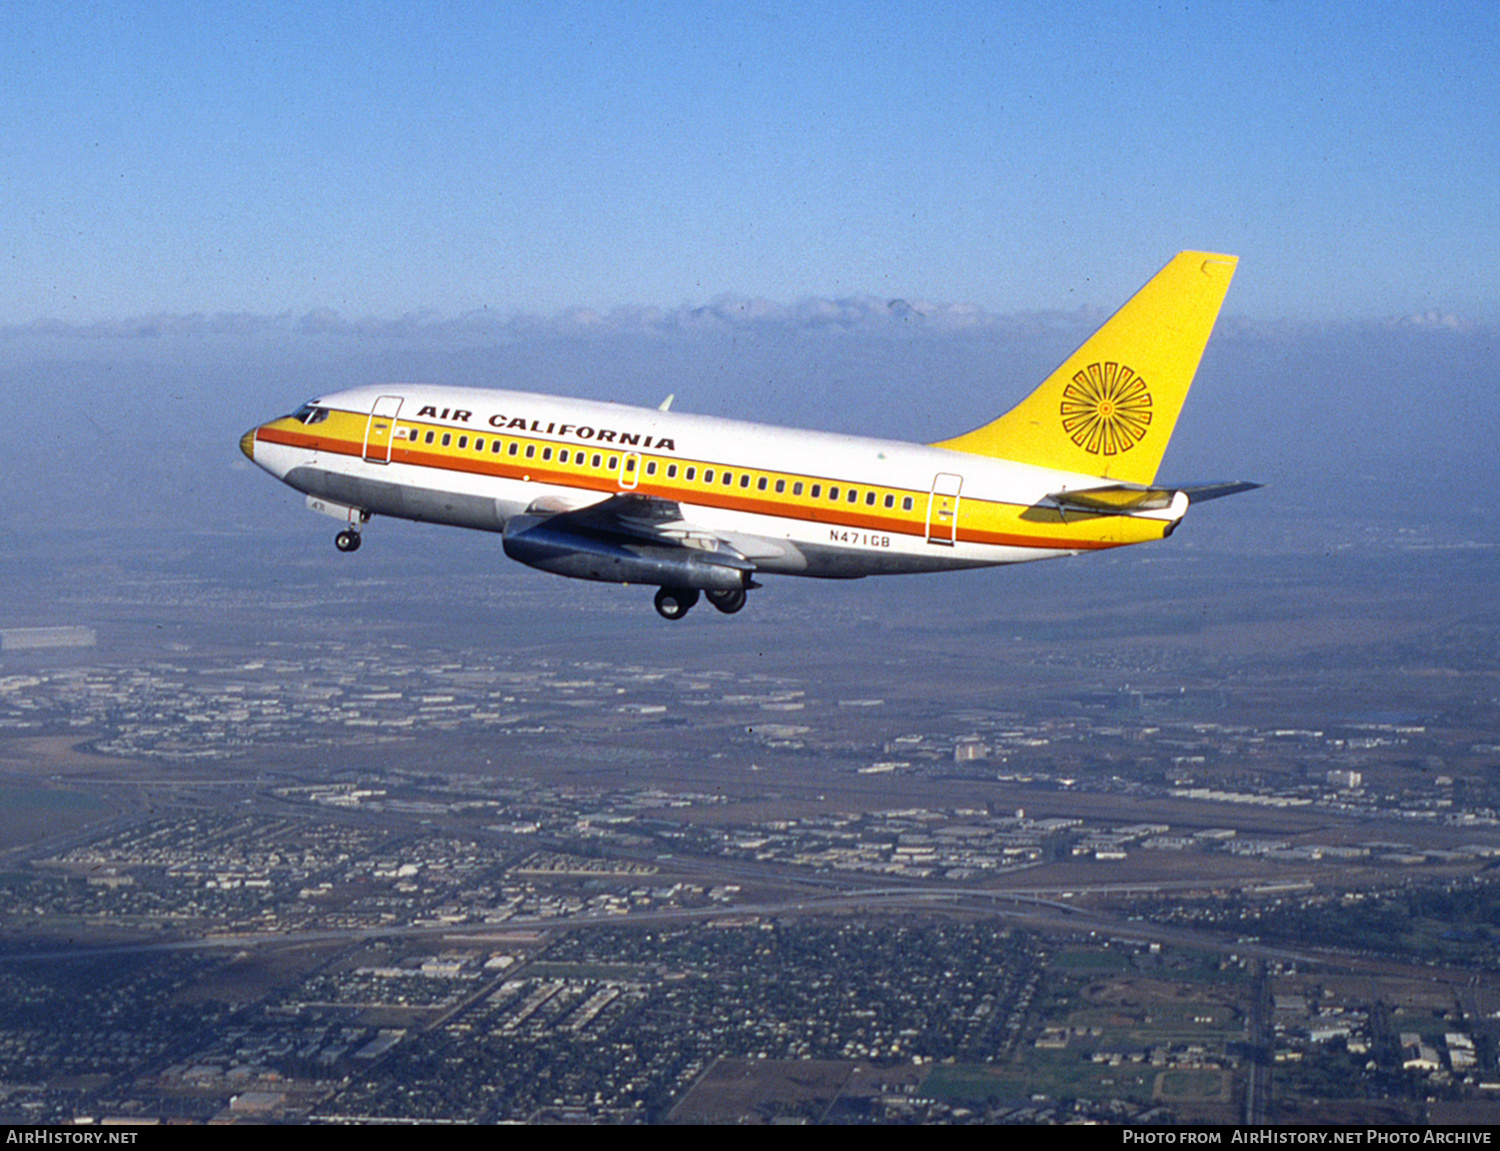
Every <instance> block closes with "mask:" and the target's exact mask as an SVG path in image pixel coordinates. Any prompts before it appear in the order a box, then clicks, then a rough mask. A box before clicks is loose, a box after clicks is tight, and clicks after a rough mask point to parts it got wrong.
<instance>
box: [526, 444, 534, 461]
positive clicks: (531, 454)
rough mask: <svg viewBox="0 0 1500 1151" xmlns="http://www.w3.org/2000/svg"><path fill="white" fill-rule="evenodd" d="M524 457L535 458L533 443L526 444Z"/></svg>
mask: <svg viewBox="0 0 1500 1151" xmlns="http://www.w3.org/2000/svg"><path fill="white" fill-rule="evenodd" d="M526 458H527V459H528V460H530V459H535V458H536V445H535V444H527V445H526Z"/></svg>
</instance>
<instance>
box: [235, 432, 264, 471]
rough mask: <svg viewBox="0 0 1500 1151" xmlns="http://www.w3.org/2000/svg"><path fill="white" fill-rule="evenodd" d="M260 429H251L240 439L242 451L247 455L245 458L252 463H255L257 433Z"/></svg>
mask: <svg viewBox="0 0 1500 1151" xmlns="http://www.w3.org/2000/svg"><path fill="white" fill-rule="evenodd" d="M259 430H260V429H259V428H251V429H250V430H249V431H248V432H246V433H245V434H244V435H242V436H241V437H240V451H242V452H244V453H245V458H246V459H247V460H249V461H250V462H251V463H254V462H255V433H256V432H258V431H259Z"/></svg>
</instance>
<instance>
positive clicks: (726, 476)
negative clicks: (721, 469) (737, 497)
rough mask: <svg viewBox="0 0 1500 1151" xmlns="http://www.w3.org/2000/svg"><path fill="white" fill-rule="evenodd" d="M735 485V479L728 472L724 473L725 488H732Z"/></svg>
mask: <svg viewBox="0 0 1500 1151" xmlns="http://www.w3.org/2000/svg"><path fill="white" fill-rule="evenodd" d="M733 483H734V477H733V476H732V475H730V474H729V473H728V472H725V473H724V486H725V487H726V488H727V487H730V486H732V485H733Z"/></svg>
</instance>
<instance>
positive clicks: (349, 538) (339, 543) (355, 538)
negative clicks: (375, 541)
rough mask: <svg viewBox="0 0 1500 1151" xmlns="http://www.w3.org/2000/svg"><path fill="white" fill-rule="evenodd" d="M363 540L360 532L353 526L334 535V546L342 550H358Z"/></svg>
mask: <svg viewBox="0 0 1500 1151" xmlns="http://www.w3.org/2000/svg"><path fill="white" fill-rule="evenodd" d="M362 542H363V541H362V540H361V539H360V537H359V533H358V532H357V531H355V530H354V529H353V528H345V529H344V530H343V531H341V532H339V534H338V535H336V536H334V537H333V546H334V547H336V548H338V549H339V551H341V552H357V551H359V545H360V544H361V543H362Z"/></svg>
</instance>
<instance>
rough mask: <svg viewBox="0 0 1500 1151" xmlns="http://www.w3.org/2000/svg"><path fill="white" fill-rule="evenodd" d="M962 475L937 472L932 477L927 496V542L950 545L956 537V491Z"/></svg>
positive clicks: (961, 480)
mask: <svg viewBox="0 0 1500 1151" xmlns="http://www.w3.org/2000/svg"><path fill="white" fill-rule="evenodd" d="M963 486H964V478H963V476H955V475H953V474H952V473H951V472H939V473H938V474H937V475H935V476H934V477H933V478H932V492H931V494H929V495H928V497H927V542H928V543H930V544H942V545H944V546H945V547H950V548H951V547H952V546H953V541H954V540H955V539H957V538H958V493H959V492H960V491H961V490H962V489H963Z"/></svg>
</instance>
